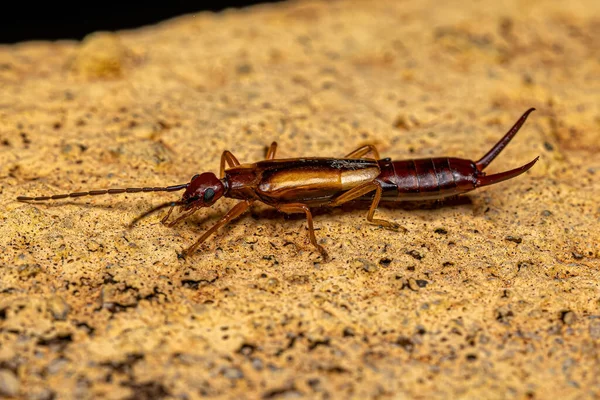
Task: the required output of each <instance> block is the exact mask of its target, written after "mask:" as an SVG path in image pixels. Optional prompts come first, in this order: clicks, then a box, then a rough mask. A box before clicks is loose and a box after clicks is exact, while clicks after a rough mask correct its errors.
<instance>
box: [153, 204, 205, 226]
mask: <svg viewBox="0 0 600 400" xmlns="http://www.w3.org/2000/svg"><path fill="white" fill-rule="evenodd" d="M196 211H198V209H197V208H194V209H193V210H190V211H188V212H186V213H184V214H182V215H180V216H179V217H177V218H175V219H174V220H173V221H171V222H169V223H168V224H165V222H166V221H167V218H163V220H162V221H160V222H162V223H163V224H165V225H166V226H168V227H169V228H170V227H172V226H175V224H177V223H178V222H179V221H181V220H182V219H185V218H187V217H191V216H192V214H194V213H195V212H196Z"/></svg>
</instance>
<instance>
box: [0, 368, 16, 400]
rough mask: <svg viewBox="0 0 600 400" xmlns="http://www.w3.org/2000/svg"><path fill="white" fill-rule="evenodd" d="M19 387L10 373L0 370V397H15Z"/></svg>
mask: <svg viewBox="0 0 600 400" xmlns="http://www.w3.org/2000/svg"><path fill="white" fill-rule="evenodd" d="M20 386H21V384H20V382H19V380H18V379H17V377H16V376H15V374H14V373H13V372H12V371H9V370H7V369H0V396H7V397H15V396H17V395H18V394H19V389H20Z"/></svg>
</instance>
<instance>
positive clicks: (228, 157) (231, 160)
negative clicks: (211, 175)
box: [219, 150, 240, 178]
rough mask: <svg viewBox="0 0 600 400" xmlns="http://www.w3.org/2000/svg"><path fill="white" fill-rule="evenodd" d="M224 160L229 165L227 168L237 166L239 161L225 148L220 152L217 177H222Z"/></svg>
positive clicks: (223, 174)
mask: <svg viewBox="0 0 600 400" xmlns="http://www.w3.org/2000/svg"><path fill="white" fill-rule="evenodd" d="M225 162H227V165H229V168H233V167H237V166H238V165H240V162H239V161H238V159H237V158H235V156H234V155H233V154H231V152H230V151H229V150H225V151H224V152H223V154H221V167H220V169H219V170H220V172H219V178H223V177H224V176H225Z"/></svg>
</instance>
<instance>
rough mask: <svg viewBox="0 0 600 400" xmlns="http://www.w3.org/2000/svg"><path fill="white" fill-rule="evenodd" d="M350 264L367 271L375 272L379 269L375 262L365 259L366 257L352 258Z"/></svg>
mask: <svg viewBox="0 0 600 400" xmlns="http://www.w3.org/2000/svg"><path fill="white" fill-rule="evenodd" d="M350 265H352V267H354V268H356V269H358V268H362V270H363V271H365V272H375V271H377V270H378V269H379V267H378V266H377V265H376V264H375V263H374V262H372V261H369V260H365V259H364V258H356V259H354V260H352V262H351V264H350Z"/></svg>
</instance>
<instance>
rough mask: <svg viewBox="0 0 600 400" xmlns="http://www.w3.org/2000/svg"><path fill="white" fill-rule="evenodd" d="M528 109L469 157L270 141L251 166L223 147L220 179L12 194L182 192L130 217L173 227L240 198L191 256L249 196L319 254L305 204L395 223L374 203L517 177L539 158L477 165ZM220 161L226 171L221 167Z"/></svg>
mask: <svg viewBox="0 0 600 400" xmlns="http://www.w3.org/2000/svg"><path fill="white" fill-rule="evenodd" d="M533 110H535V109H534V108H530V109H529V110H527V111H526V112H525V113H524V114H523V115H522V116H521V118H519V120H518V121H517V122H516V123H515V124H514V126H513V127H512V128H511V129H510V130H509V131H508V132H507V133H506V135H504V137H503V138H502V139H500V141H499V142H498V143H496V145H495V146H494V147H492V148H491V150H490V151H488V152H487V154H485V155H484V156H483V157H482V158H481V159H480V160H478V161H476V162H474V161H471V160H465V159H460V158H451V157H439V158H424V159H414V160H403V161H392V160H391V159H389V158H384V159H380V157H379V152H378V151H377V149H376V148H375V146H373V145H365V146H362V147H359V148H358V149H356V150H354V151H353V152H351V153H350V154H347V155H346V156H345V157H344V158H322V157H309V158H290V159H275V152H276V150H277V143H276V142H273V143H272V144H271V146H270V147H269V149H268V151H267V156H266V159H265V160H263V161H259V162H257V163H253V164H240V163H239V161H238V160H237V158H236V157H235V156H234V155H233V154H232V153H231V152H229V151H224V152H223V154H222V156H221V165H220V178H217V177H216V176H215V174H213V173H212V172H205V173H203V174H198V175H194V176H193V177H192V179H191V180H190V182H189V183H185V184H181V185H174V186H167V187H144V188H126V189H107V190H92V191H89V192H76V193H68V194H58V195H52V196H39V197H26V196H20V197H17V200H19V201H45V200H58V199H65V198H69V197H81V196H95V195H103V194H119V193H138V192H158V191H164V192H174V191H179V190H185V192H184V193H183V196H182V197H181V199H180V200H178V201H171V202H167V203H164V204H161V205H159V206H157V207H154V208H153V209H151V210H149V211H147V212H146V213H144V214H142V215H140V216H139V217H137V218H136V219H135V220H134V221H133V222H132V224H134V223H135V222H137V221H139V220H140V219H142V218H144V217H146V216H147V215H149V214H151V213H153V212H155V211H157V210H160V209H164V208H167V207H169V210H168V212H167V213H166V215H165V216H164V218H163V219H162V223H164V224H167V221H168V219H169V216H170V215H171V212H172V211H173V208H175V207H176V206H178V207H179V209H180V211H181V215H180V216H179V217H178V218H176V219H174V220H173V221H171V222H169V223H168V224H167V225H168V226H173V225H175V224H176V223H177V222H179V221H181V220H182V219H184V218H186V217H189V216H191V215H192V214H193V213H195V212H196V211H198V209H200V208H203V207H210V206H212V205H213V204H214V203H215V202H216V201H217V200H219V199H220V198H221V197H229V198H233V199H238V200H241V201H240V202H239V203H237V204H236V205H235V206H234V207H233V208H232V209H231V210H229V212H227V213H226V214H225V215H224V216H223V217H222V218H221V219H220V220H219V221H218V222H217V223H216V224H215V225H214V226H212V227H211V228H210V229H209V230H207V231H206V232H205V233H204V234H203V235H202V236H201V237H200V238H199V239H198V240H197V241H196V242H195V243H194V244H193V245H192V246H191V247H189V248H188V249H187V250H186V251H185V255H189V254H192V253H193V252H194V251H195V250H196V249H197V248H198V246H200V245H201V244H202V243H203V242H204V241H205V240H206V239H207V238H208V237H209V236H210V235H212V234H213V233H214V232H216V231H217V230H218V229H219V228H221V227H222V226H224V225H225V224H227V223H229V222H230V221H232V220H234V219H235V218H237V217H239V216H240V215H242V214H243V213H244V212H245V211H247V210H248V208H249V207H250V206H251V205H252V203H253V202H255V201H260V202H262V203H265V204H267V205H270V206H272V207H275V208H276V209H277V210H279V211H281V212H284V213H288V214H290V213H304V214H305V215H306V219H307V222H308V236H309V239H310V242H311V243H312V245H313V246H315V248H317V249H318V250H319V252H320V253H321V255H322V257H323V259H327V252H326V251H325V249H324V248H323V247H322V246H321V245H320V244H318V243H317V239H316V237H315V232H314V227H313V218H312V214H311V207H321V206H328V207H336V206H339V205H341V204H344V203H346V202H349V201H353V200H368V201H370V202H371V206H370V208H369V211H368V213H367V221H369V222H370V223H373V224H378V225H381V226H383V227H386V228H397V227H398V224H396V223H394V222H390V221H386V220H382V219H376V218H374V214H375V210H376V209H377V206H378V205H379V202H380V201H390V202H397V201H403V200H431V199H441V198H445V197H450V196H455V195H459V194H463V193H466V192H469V191H471V190H474V189H477V188H479V187H482V186H488V185H493V184H495V183H499V182H502V181H505V180H507V179H512V178H514V177H517V176H519V175H521V174H522V173H524V172H526V171H527V170H529V169H530V168H531V167H532V166H533V165H534V164H535V163H536V161H537V160H538V158H539V157H536V158H535V159H534V160H533V161H531V162H529V163H527V164H525V165H523V166H521V167H519V168H515V169H512V170H509V171H505V172H500V173H496V174H492V175H486V174H485V172H483V170H484V169H485V168H486V167H487V166H488V165H489V164H490V163H491V162H492V161H493V160H494V158H496V156H498V154H500V152H501V151H502V149H504V147H506V145H507V144H508V143H509V142H510V140H511V139H512V138H513V137H514V136H515V135H516V133H517V132H518V131H519V129H520V128H521V126H522V125H523V124H524V123H525V121H526V119H527V117H528V116H529V114H530V113H531V112H532V111H533ZM368 155H370V156H371V157H367V156H368ZM225 164H227V166H228V167H229V168H228V169H225Z"/></svg>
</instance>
